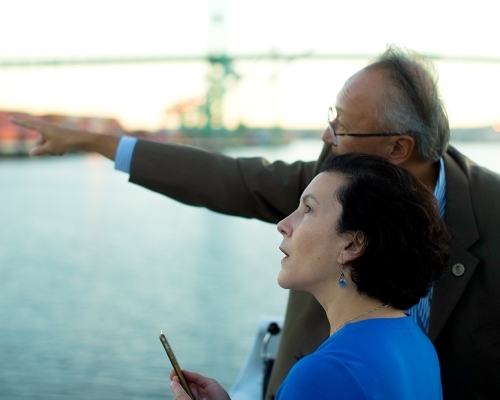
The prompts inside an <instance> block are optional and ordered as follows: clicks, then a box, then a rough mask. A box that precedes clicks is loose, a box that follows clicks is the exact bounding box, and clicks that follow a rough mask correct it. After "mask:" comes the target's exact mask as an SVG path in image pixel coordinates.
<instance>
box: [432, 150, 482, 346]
mask: <svg viewBox="0 0 500 400" xmlns="http://www.w3.org/2000/svg"><path fill="white" fill-rule="evenodd" d="M466 163H467V161H466V159H465V158H464V157H463V156H462V155H461V154H460V153H459V152H458V151H456V150H455V149H454V148H453V147H451V146H450V148H449V150H448V152H447V154H445V156H444V164H445V173H446V207H445V216H444V220H445V222H446V226H447V227H448V230H449V231H450V234H451V237H452V243H451V251H452V254H451V258H450V268H448V269H447V271H446V272H445V275H444V277H443V279H442V280H441V281H440V282H438V283H436V284H435V285H434V291H433V294H432V304H431V315H430V321H429V332H428V335H429V338H430V339H431V340H432V341H433V342H434V341H435V340H436V339H437V337H438V336H439V333H440V332H441V330H442V329H443V326H444V325H445V323H446V321H447V320H448V318H449V317H450V314H451V313H452V312H453V310H454V308H455V306H456V304H457V303H458V300H459V299H460V296H461V295H462V293H463V292H464V290H465V288H466V287H467V284H468V282H469V280H470V278H471V276H472V274H473V273H474V270H475V269H476V267H477V264H478V263H479V260H478V259H477V258H476V257H475V256H474V255H472V254H471V253H469V251H468V249H469V248H470V246H472V245H473V244H474V243H475V242H477V241H478V240H479V232H478V230H477V226H476V221H475V217H474V209H473V207H472V200H471V197H470V188H469V182H468V179H467V174H466V172H465V171H466V170H467V165H466ZM456 264H462V265H463V266H464V267H465V273H464V274H463V275H461V276H455V275H454V274H453V271H452V267H453V266H454V265H456Z"/></svg>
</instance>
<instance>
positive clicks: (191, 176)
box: [130, 140, 315, 223]
mask: <svg viewBox="0 0 500 400" xmlns="http://www.w3.org/2000/svg"><path fill="white" fill-rule="evenodd" d="M314 167H315V162H314V161H312V162H303V161H297V162H294V163H292V164H287V163H285V162H282V161H276V162H274V163H269V162H268V161H267V160H265V159H263V158H259V157H255V158H231V157H228V156H225V155H223V154H220V153H216V152H211V151H206V150H201V149H197V148H194V147H190V146H182V145H174V144H160V143H156V142H150V141H146V140H139V141H138V142H137V145H136V147H135V150H134V155H133V158H132V165H131V169H130V182H133V183H136V184H138V185H141V186H144V187H146V188H148V189H150V190H153V191H155V192H158V193H161V194H164V195H166V196H168V197H171V198H172V199H174V200H177V201H180V202H182V203H185V204H188V205H192V206H198V207H206V208H208V209H210V210H212V211H215V212H219V213H223V214H228V215H235V216H240V217H245V218H257V219H260V220H262V221H266V222H273V223H276V222H278V221H280V220H281V219H283V218H284V217H286V216H287V215H289V214H290V213H291V212H293V211H294V210H295V209H296V208H297V205H298V202H299V197H300V195H301V194H302V192H303V190H304V189H305V187H306V186H307V185H308V184H309V182H310V181H311V180H312V178H313V176H314Z"/></svg>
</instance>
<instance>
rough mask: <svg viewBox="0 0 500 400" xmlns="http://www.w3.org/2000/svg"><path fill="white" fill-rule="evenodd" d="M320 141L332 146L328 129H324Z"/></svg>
mask: <svg viewBox="0 0 500 400" xmlns="http://www.w3.org/2000/svg"><path fill="white" fill-rule="evenodd" d="M321 140H322V141H323V142H325V143H328V144H331V145H333V138H332V135H331V133H330V129H328V128H326V129H325V130H324V131H323V133H322V134H321Z"/></svg>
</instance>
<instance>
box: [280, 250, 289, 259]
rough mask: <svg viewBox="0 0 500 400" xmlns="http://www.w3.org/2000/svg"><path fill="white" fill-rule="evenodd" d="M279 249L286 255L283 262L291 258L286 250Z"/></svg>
mask: <svg viewBox="0 0 500 400" xmlns="http://www.w3.org/2000/svg"><path fill="white" fill-rule="evenodd" d="M279 249H280V250H281V252H282V253H283V254H284V255H285V257H283V259H282V260H281V261H283V260H286V259H287V258H288V257H289V256H288V253H287V252H286V251H285V250H283V249H282V248H281V247H280V248H279Z"/></svg>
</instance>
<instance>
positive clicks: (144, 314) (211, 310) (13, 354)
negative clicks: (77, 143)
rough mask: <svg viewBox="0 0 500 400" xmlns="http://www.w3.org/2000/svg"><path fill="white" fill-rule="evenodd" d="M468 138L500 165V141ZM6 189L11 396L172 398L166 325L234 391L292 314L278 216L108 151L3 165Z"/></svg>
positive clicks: (0, 326) (468, 148)
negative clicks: (235, 213)
mask: <svg viewBox="0 0 500 400" xmlns="http://www.w3.org/2000/svg"><path fill="white" fill-rule="evenodd" d="M455 145H457V147H458V148H459V149H460V150H462V151H463V152H464V153H466V154H468V155H470V157H471V158H472V159H473V160H477V161H480V162H481V163H482V164H483V165H487V166H488V167H489V168H490V169H493V170H496V171H498V172H500V158H499V157H498V154H500V153H499V151H500V143H486V144H484V143H455ZM320 149H321V143H320V142H319V141H316V140H315V141H299V142H296V143H294V144H292V145H290V146H283V147H277V148H250V149H248V148H247V149H233V150H230V151H228V153H230V154H231V155H237V156H249V155H265V156H266V157H268V158H269V159H271V160H273V159H277V158H281V159H285V160H288V161H293V160H295V159H298V158H300V157H301V156H302V158H304V159H315V158H316V157H317V155H318V154H319V151H320ZM0 187H1V188H2V195H1V200H0V204H1V210H0V217H1V221H2V225H1V227H0V305H1V307H0V398H2V399H16V400H20V399H68V398H71V399H110V398H120V399H145V398H149V399H171V398H173V396H171V394H170V393H171V392H170V388H169V379H168V372H169V371H170V365H169V363H168V359H167V357H166V354H165V352H164V350H163V348H162V346H161V344H160V341H159V340H158V332H159V331H160V330H163V331H164V332H165V333H166V335H167V337H168V339H169V341H170V343H171V345H172V346H173V347H174V350H175V352H176V355H177V358H178V359H179V361H180V363H181V365H182V366H183V367H184V368H187V369H191V370H195V371H199V372H201V373H204V374H207V375H209V376H213V377H215V378H216V379H218V380H219V381H220V382H221V383H222V384H223V385H224V386H225V387H226V388H229V387H230V386H231V384H232V382H233V380H234V379H235V377H236V375H237V373H238V370H239V368H240V366H241V365H242V363H243V361H244V358H245V355H246V352H247V350H248V348H249V346H250V343H251V339H252V335H253V332H254V329H255V325H256V321H257V319H258V317H259V316H261V315H282V314H283V312H284V310H285V305H286V299H287V292H286V291H285V290H283V289H280V288H279V287H278V285H277V284H276V275H277V273H278V271H279V268H280V263H279V260H280V259H281V253H280V252H279V251H278V249H277V248H278V245H279V243H280V242H281V237H280V235H279V234H278V233H277V231H276V229H275V227H274V226H273V225H271V224H265V223H262V222H259V221H255V220H245V219H242V218H234V217H227V216H221V215H218V214H215V213H212V212H210V211H207V210H204V209H199V208H194V207H186V206H184V205H182V204H179V203H176V202H174V201H172V200H170V199H167V198H165V197H163V196H160V195H158V194H154V193H151V192H149V191H147V190H144V189H143V188H140V187H138V186H135V185H132V184H130V183H127V175H126V174H123V173H120V172H117V171H114V170H113V168H112V163H111V162H109V161H107V160H104V159H102V158H100V157H98V156H72V157H69V156H67V157H64V158H57V157H56V158H41V159H35V160H1V162H0Z"/></svg>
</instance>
